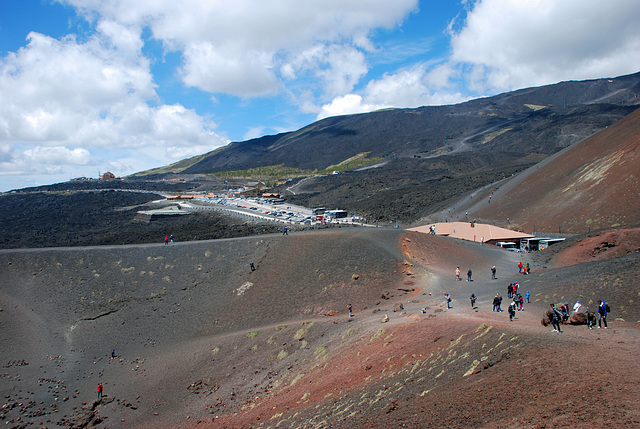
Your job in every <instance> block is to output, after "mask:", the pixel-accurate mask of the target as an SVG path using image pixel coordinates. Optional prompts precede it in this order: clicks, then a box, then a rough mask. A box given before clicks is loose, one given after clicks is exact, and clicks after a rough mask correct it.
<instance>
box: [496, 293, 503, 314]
mask: <svg viewBox="0 0 640 429" xmlns="http://www.w3.org/2000/svg"><path fill="white" fill-rule="evenodd" d="M497 298H498V309H497V310H496V311H502V295H500V294H499V293H498V296H497Z"/></svg>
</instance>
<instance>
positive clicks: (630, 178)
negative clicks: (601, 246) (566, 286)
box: [473, 110, 640, 233]
mask: <svg viewBox="0 0 640 429" xmlns="http://www.w3.org/2000/svg"><path fill="white" fill-rule="evenodd" d="M638 166H640V110H638V111H635V112H634V113H632V114H630V115H629V116H627V117H626V118H624V119H623V120H621V121H620V122H618V123H616V124H615V125H613V126H611V127H609V128H607V129H606V130H603V131H601V132H599V133H598V134H596V135H594V136H593V137H591V138H589V139H588V140H585V141H583V142H581V143H579V144H577V145H575V146H572V147H570V148H568V149H566V150H564V151H562V152H560V153H558V154H557V155H555V156H553V157H551V158H549V159H548V160H546V161H544V162H542V163H540V164H539V165H536V166H535V167H533V168H531V169H530V170H528V171H526V172H525V173H523V174H522V175H521V176H520V177H517V178H515V179H514V180H512V183H508V184H506V185H505V186H502V187H503V188H505V191H504V193H500V191H499V193H498V194H497V195H495V198H493V201H492V204H488V203H487V200H486V198H483V199H482V203H481V205H480V207H478V210H477V211H476V210H473V214H474V217H475V216H477V217H480V218H484V219H506V218H507V217H510V218H511V222H513V223H514V224H516V225H518V226H519V227H520V228H524V229H525V230H527V231H532V230H534V229H535V230H537V231H547V232H559V231H562V232H564V233H583V232H587V231H589V230H595V229H601V228H611V227H617V226H627V225H639V224H640V203H638V197H640V177H638V176H639V174H638V173H639V172H640V168H639V167H638Z"/></svg>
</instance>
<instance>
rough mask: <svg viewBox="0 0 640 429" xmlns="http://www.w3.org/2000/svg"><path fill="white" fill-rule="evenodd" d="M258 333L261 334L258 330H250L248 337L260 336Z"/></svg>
mask: <svg viewBox="0 0 640 429" xmlns="http://www.w3.org/2000/svg"><path fill="white" fill-rule="evenodd" d="M258 334H259V332H258V331H249V332H247V338H255V337H257V336H258Z"/></svg>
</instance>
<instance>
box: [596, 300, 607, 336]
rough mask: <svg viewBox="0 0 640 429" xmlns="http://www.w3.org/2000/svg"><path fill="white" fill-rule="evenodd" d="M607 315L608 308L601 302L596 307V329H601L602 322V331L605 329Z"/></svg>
mask: <svg viewBox="0 0 640 429" xmlns="http://www.w3.org/2000/svg"><path fill="white" fill-rule="evenodd" d="M608 313H609V306H608V305H607V303H606V302H604V301H601V302H600V305H599V306H598V329H600V328H601V327H602V322H604V329H607V314H608Z"/></svg>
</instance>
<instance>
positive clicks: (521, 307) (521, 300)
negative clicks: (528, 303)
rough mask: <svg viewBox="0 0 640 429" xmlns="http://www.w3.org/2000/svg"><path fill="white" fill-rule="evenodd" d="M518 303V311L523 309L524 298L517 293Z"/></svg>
mask: <svg viewBox="0 0 640 429" xmlns="http://www.w3.org/2000/svg"><path fill="white" fill-rule="evenodd" d="M518 297H519V299H518V305H520V311H524V298H523V297H522V295H518Z"/></svg>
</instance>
